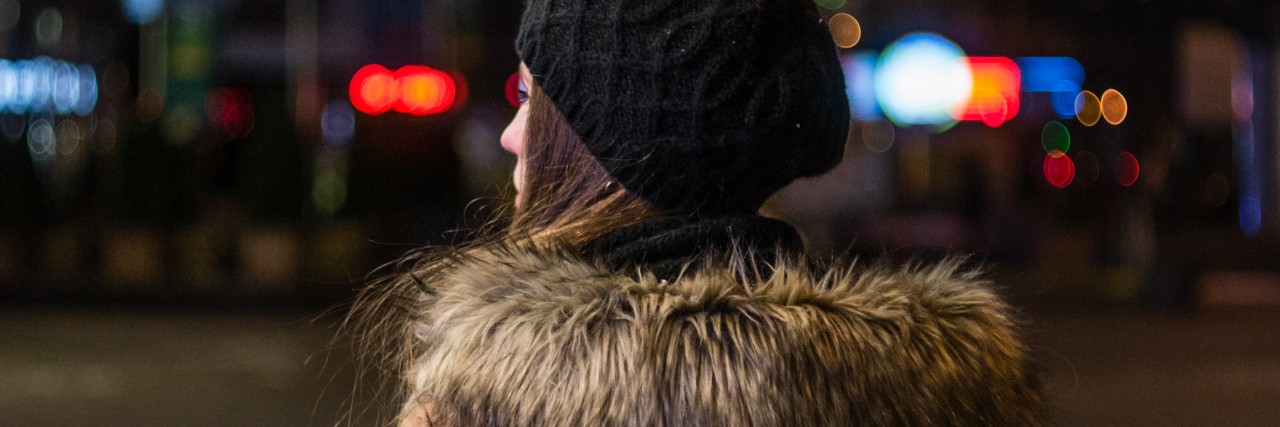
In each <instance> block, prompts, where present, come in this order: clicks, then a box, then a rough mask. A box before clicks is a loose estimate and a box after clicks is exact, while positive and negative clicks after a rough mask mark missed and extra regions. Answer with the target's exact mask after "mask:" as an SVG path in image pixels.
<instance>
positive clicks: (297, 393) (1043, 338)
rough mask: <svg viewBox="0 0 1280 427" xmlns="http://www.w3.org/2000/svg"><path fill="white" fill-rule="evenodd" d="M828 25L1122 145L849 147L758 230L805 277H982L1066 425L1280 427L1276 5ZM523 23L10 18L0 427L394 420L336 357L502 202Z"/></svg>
mask: <svg viewBox="0 0 1280 427" xmlns="http://www.w3.org/2000/svg"><path fill="white" fill-rule="evenodd" d="M796 1H802V0H796ZM818 3H819V4H820V5H822V6H824V7H823V8H821V9H820V10H822V13H823V15H824V16H825V17H832V16H833V15H835V14H837V13H847V14H850V15H852V16H853V17H855V18H856V19H857V22H858V23H860V28H861V39H860V40H859V41H857V43H856V45H854V46H853V47H851V48H847V49H841V52H842V54H845V55H858V54H870V55H877V54H879V53H880V52H881V51H883V50H884V49H885V47H886V46H889V45H890V44H891V43H892V42H894V41H895V40H898V39H899V38H901V37H903V36H904V35H906V34H908V33H912V32H916V31H930V32H933V33H936V34H939V35H942V36H944V37H946V38H947V39H949V40H951V41H953V42H954V43H955V44H956V45H958V46H960V47H961V48H963V49H964V51H965V53H966V54H967V55H969V56H999V57H1009V58H1020V57H1070V58H1074V59H1075V60H1077V61H1078V62H1079V63H1080V64H1082V65H1083V67H1084V70H1085V73H1086V78H1085V80H1084V83H1083V86H1082V89H1087V90H1090V91H1092V92H1095V93H1098V94H1102V93H1103V91H1104V90H1106V89H1111V88H1114V89H1116V90H1118V91H1120V92H1121V93H1123V95H1124V97H1125V99H1126V100H1127V106H1128V115H1127V117H1126V118H1125V119H1124V120H1123V121H1122V122H1120V123H1119V124H1116V125H1111V124H1107V123H1105V122H1103V123H1100V124H1098V125H1094V126H1086V125H1084V124H1082V122H1081V121H1079V120H1077V119H1075V118H1074V117H1066V118H1064V117H1061V116H1057V115H1055V113H1054V111H1053V110H1052V108H1051V105H1050V98H1049V94H1047V93H1030V92H1025V93H1022V94H1021V109H1020V111H1019V112H1018V114H1017V115H1016V116H1015V117H1013V118H1012V119H1010V120H1008V121H1007V122H1005V123H1003V124H1002V125H1000V126H998V127H994V128H993V127H988V126H986V125H984V124H983V123H981V122H968V121H966V122H960V123H958V124H954V127H950V128H948V129H946V130H945V131H938V130H936V129H930V128H928V127H923V126H906V125H893V124H890V122H888V121H886V119H884V118H883V117H860V118H859V119H858V120H856V121H855V123H854V124H853V128H852V131H851V138H850V140H849V143H848V144H849V145H848V147H847V149H846V154H845V158H844V163H842V165H841V166H840V167H838V168H837V169H836V170H835V171H833V172H832V173H830V174H828V175H827V176H823V177H819V178H815V179H810V180H803V181H801V182H798V183H797V184H795V185H793V186H792V187H789V188H787V189H785V190H783V191H782V192H781V193H779V194H778V195H777V196H775V197H774V198H773V199H772V200H771V201H770V202H769V203H768V204H767V205H766V207H765V209H764V212H765V213H766V214H769V215H775V216H779V217H782V218H785V219H788V220H791V221H792V222H794V223H796V224H797V225H798V226H799V227H800V228H801V229H802V231H803V232H804V233H805V235H806V238H807V240H808V243H809V245H810V247H811V249H813V250H814V251H815V252H818V253H843V252H852V253H856V254H863V255H867V256H880V255H884V256H891V257H901V258H919V257H924V258H930V257H936V256H940V255H943V254H949V253H972V254H975V258H976V259H977V260H980V261H981V262H983V263H984V264H986V265H988V268H989V270H990V274H991V277H992V278H993V279H994V280H995V281H996V282H997V283H998V284H999V285H1000V286H1001V288H1002V289H1003V290H1004V291H1005V293H1006V294H1008V295H1009V296H1010V298H1011V300H1012V301H1013V302H1014V303H1015V305H1017V306H1019V307H1020V308H1021V309H1022V311H1023V312H1024V314H1025V317H1026V318H1027V320H1028V326H1027V329H1026V333H1027V335H1028V337H1029V339H1030V340H1031V341H1032V342H1033V343H1034V344H1035V345H1036V346H1037V348H1038V349H1039V351H1040V353H1041V361H1042V363H1043V365H1044V367H1045V371H1046V379H1047V381H1048V386H1049V388H1050V391H1051V392H1052V393H1053V396H1054V399H1055V403H1056V405H1057V406H1058V410H1059V418H1060V421H1061V423H1062V424H1063V425H1188V426H1191V425H1197V426H1198V425H1260V426H1261V425H1276V424H1277V423H1280V335H1277V334H1276V333H1275V331H1274V329H1275V328H1276V327H1278V326H1280V150H1277V148H1280V4H1277V3H1276V2H1273V1H1264V0H1215V1H1183V0H1179V1H1157V0H1147V1H1139V0H1117V1H1104V0H1070V1H1057V2H1043V1H1032V0H1006V1H999V0H973V1H941V0H906V1H884V0H866V1H854V0H849V1H844V0H819V1H818ZM521 5H522V2H520V1H517V0H469V1H462V0H369V1H356V0H277V1H241V0H205V1H200V0H168V1H165V0H122V1H120V0H109V1H81V0H65V1H49V0H0V58H3V59H4V61H0V101H3V102H0V105H2V106H3V109H0V420H3V421H0V424H4V425H23V426H43V425H62V426H66V425H73V426H74V425H104V424H105V425H138V426H146V425H157V426H159V425H210V426H214V425H219V426H220V425H333V424H336V423H346V422H350V423H352V424H353V425H368V424H371V423H372V422H373V421H372V420H373V419H374V417H373V416H372V415H371V413H374V412H377V411H380V410H386V409H387V408H388V407H394V405H393V404H392V405H390V406H388V405H389V404H390V403H391V402H377V403H371V401H375V400H374V399H372V398H371V397H370V396H369V395H368V393H365V392H358V393H357V392H353V384H354V383H356V382H357V381H356V379H355V373H354V372H355V371H354V369H353V368H352V367H351V366H350V365H351V359H352V354H353V350H352V348H351V347H350V343H349V342H348V341H347V339H346V338H344V337H342V336H340V335H336V327H335V325H336V324H337V322H339V321H340V320H341V315H340V313H341V312H342V311H343V310H344V308H343V307H345V304H347V303H348V302H349V301H350V299H351V298H352V296H353V295H354V291H355V290H356V289H358V288H359V287H360V286H363V285H364V284H365V283H367V282H368V281H369V279H370V278H371V277H377V276H378V275H380V274H387V273H389V272H391V271H394V266H392V267H383V268H381V269H379V266H383V265H385V264H387V263H389V262H393V261H395V260H396V259H397V258H399V257H400V256H402V255H403V254H405V253H406V252H407V251H409V250H412V249H414V248H420V247H424V246H429V245H440V244H449V243H457V242H461V241H464V240H465V239H466V238H467V237H468V236H469V235H470V232H471V231H472V230H474V229H475V228H476V227H478V226H479V225H481V224H483V223H484V222H485V221H486V220H487V219H488V218H490V217H492V216H493V215H494V214H495V212H499V211H501V210H502V207H503V206H505V205H507V204H509V203H510V198H511V195H512V191H511V189H510V187H509V186H510V176H511V175H510V174H511V167H512V165H513V164H514V158H513V157H512V156H510V155H508V154H507V153H505V152H503V151H502V150H501V148H500V147H499V145H498V136H499V135H500V133H501V132H502V129H503V127H504V126H505V125H506V122H507V121H508V120H510V118H511V117H512V115H513V114H514V112H515V108H514V107H512V106H511V105H510V104H509V102H508V101H507V97H506V93H505V92H506V82H507V78H508V77H509V76H510V75H511V73H512V72H514V71H515V69H516V66H517V64H518V58H517V57H516V55H515V52H514V48H513V44H512V40H513V38H514V35H515V29H516V26H517V24H518V20H519V13H520V10H521V7H522V6H521ZM39 58H45V59H39ZM33 64H35V65H33ZM50 64H69V67H71V68H67V67H62V68H57V67H54V68H56V69H59V70H64V71H68V70H71V69H78V70H79V71H78V73H79V74H76V75H79V76H82V79H81V80H79V81H80V82H81V87H82V88H81V89H80V90H79V92H77V93H81V94H85V93H88V92H86V90H85V89H84V88H83V87H84V85H85V84H88V83H86V82H91V83H92V84H93V85H95V87H96V97H97V98H96V102H95V103H92V104H87V105H88V106H89V107H91V109H89V110H87V111H83V113H85V114H80V113H81V111H76V112H68V111H66V110H65V109H60V108H58V107H55V106H54V104H57V99H56V97H57V96H58V95H56V93H59V92H57V91H58V90H65V88H64V87H62V86H59V83H57V82H58V81H59V80H57V79H54V80H50V82H51V83H49V84H47V85H46V86H47V88H46V91H48V90H53V91H54V93H55V95H54V97H55V99H54V102H52V103H46V105H35V104H33V102H35V101H29V99H28V100H24V96H25V97H27V98H30V97H31V95H30V94H31V93H36V92H39V90H40V89H39V85H40V84H41V83H39V82H40V81H42V80H39V79H37V78H35V77H30V76H28V74H31V73H35V71H30V70H36V69H40V68H39V67H45V68H48V69H52V68H49V67H50ZM367 64H381V65H383V66H385V67H387V68H389V69H391V70H396V69H397V68H399V67H402V66H405V65H426V66H429V67H432V68H435V69H438V70H442V71H444V72H446V73H449V75H450V76H452V78H453V79H454V81H455V82H456V83H457V86H458V96H457V98H456V99H455V100H454V101H453V104H452V106H451V107H450V108H449V109H448V110H447V111H444V112H443V113H439V114H433V115H427V116H414V115H410V114H405V113H399V112H394V111H393V112H387V113H383V114H378V115H371V114H366V113H363V112H360V111H353V109H352V100H351V96H350V92H349V86H350V84H351V79H352V76H353V75H354V74H355V73H356V71H357V70H358V69H360V68H361V67H362V66H365V65H367ZM24 67H25V68H24ZM75 67H79V68H75ZM89 69H91V70H92V72H93V74H92V75H90V74H88V72H87V71H86V70H89ZM28 72H30V73H28ZM24 73H28V74H24ZM31 75H34V74H31ZM49 88H52V89H49ZM59 88H63V89H59ZM33 91H34V92H33ZM62 93H66V92H62ZM86 99H87V98H86ZM86 102H87V101H86ZM37 103H38V102H37ZM855 115H856V114H855ZM1051 121H1059V122H1060V123H1062V124H1063V125H1065V128H1066V129H1068V131H1069V132H1070V135H1071V138H1072V141H1071V143H1072V145H1071V150H1070V151H1068V154H1069V155H1070V156H1072V157H1073V158H1074V160H1075V163H1074V165H1075V167H1076V169H1075V170H1076V172H1075V176H1074V180H1073V181H1071V182H1070V183H1069V184H1068V185H1065V186H1064V187H1063V188H1057V187H1055V186H1053V185H1051V184H1050V183H1049V182H1048V181H1047V179H1046V177H1045V175H1044V172H1043V171H1042V168H1041V165H1042V163H1041V162H1042V159H1044V158H1045V150H1044V149H1043V148H1042V130H1043V129H1044V128H1045V126H1046V123H1049V122H1051ZM885 135H888V139H886V138H885ZM1122 152H1128V153H1131V154H1132V155H1133V156H1134V157H1135V158H1136V159H1137V160H1138V163H1139V164H1140V173H1139V175H1138V177H1137V180H1136V182H1133V183H1132V184H1131V185H1123V184H1122V183H1120V182H1118V180H1117V178H1116V176H1117V172H1119V171H1121V169H1123V168H1121V167H1118V166H1115V164H1116V163H1115V162H1114V161H1113V159H1115V158H1116V156H1117V155H1118V154H1119V153H1122ZM1121 181H1122V180H1121ZM371 272H372V273H371ZM357 351H358V350H357ZM366 409H367V410H366Z"/></svg>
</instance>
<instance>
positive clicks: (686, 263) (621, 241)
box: [581, 215, 804, 279]
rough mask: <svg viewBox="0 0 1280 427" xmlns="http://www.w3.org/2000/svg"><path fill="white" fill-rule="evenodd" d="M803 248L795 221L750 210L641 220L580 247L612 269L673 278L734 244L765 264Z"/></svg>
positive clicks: (721, 255)
mask: <svg viewBox="0 0 1280 427" xmlns="http://www.w3.org/2000/svg"><path fill="white" fill-rule="evenodd" d="M803 249H804V242H803V241H801V240H800V234H799V233H797V232H796V230H795V228H793V227H791V225H789V224H787V223H785V222H782V221H779V220H776V219H772V218H765V217H762V216H756V215H750V216H732V217H717V218H704V219H693V218H689V217H667V218H659V219H652V220H647V221H642V222H640V223H637V224H632V225H629V226H626V227H622V228H619V229H617V230H614V231H611V232H609V233H606V234H604V235H603V236H600V237H598V238H596V239H595V240H592V241H590V242H588V243H587V244H586V245H584V246H583V247H582V249H581V252H582V254H583V255H584V256H586V257H588V258H589V259H593V260H595V261H596V262H600V263H602V264H604V265H606V266H609V267H612V268H614V269H629V268H640V269H643V270H647V271H650V272H652V273H653V274H655V275H656V276H657V277H659V278H665V279H674V278H676V277H677V276H679V275H680V273H681V272H682V271H684V270H686V269H687V270H690V271H693V270H697V269H698V268H699V267H702V266H703V264H704V263H706V262H712V261H714V260H716V259H723V258H724V255H727V254H728V253H730V252H731V251H734V250H738V251H748V252H749V253H751V254H752V255H753V260H754V261H756V264H757V265H759V266H763V265H766V264H769V263H771V262H772V261H773V260H774V258H775V257H776V256H777V255H779V254H781V253H799V252H801V251H803Z"/></svg>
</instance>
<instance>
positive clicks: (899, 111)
mask: <svg viewBox="0 0 1280 427" xmlns="http://www.w3.org/2000/svg"><path fill="white" fill-rule="evenodd" d="M875 86H876V98H877V99H878V100H879V102H880V107H881V110H882V111H884V114H885V116H887V117H888V118H889V120H892V121H893V122H894V123H896V124H899V125H933V126H935V127H937V128H939V129H945V128H949V127H950V126H952V125H954V124H955V122H956V120H955V118H954V117H953V116H954V115H956V112H957V111H959V110H960V109H962V108H964V107H965V105H966V103H968V102H969V95H970V94H971V93H972V92H973V72H972V70H971V69H970V68H969V62H968V61H967V60H966V59H965V55H964V51H963V50H961V49H960V47H959V46H957V45H956V44H955V43H953V42H951V41H950V40H947V39H946V38H945V37H942V36H940V35H938V34H934V33H911V34H908V35H906V36H903V37H902V38H901V39H898V40H897V41H894V42H893V43H891V44H890V45H889V46H888V47H886V48H885V50H884V52H883V53H882V54H881V55H880V62H879V64H878V65H877V67H876V73H875Z"/></svg>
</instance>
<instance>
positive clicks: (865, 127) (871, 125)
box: [862, 120, 897, 153]
mask: <svg viewBox="0 0 1280 427" xmlns="http://www.w3.org/2000/svg"><path fill="white" fill-rule="evenodd" d="M896 137H897V131H896V130H894V128H893V124H892V123H889V122H888V121H885V120H873V121H869V122H865V123H863V124H862V144H863V145H865V146H866V147H867V150H871V152H873V153H883V152H886V151H889V149H890V148H893V142H894V139H895V138H896Z"/></svg>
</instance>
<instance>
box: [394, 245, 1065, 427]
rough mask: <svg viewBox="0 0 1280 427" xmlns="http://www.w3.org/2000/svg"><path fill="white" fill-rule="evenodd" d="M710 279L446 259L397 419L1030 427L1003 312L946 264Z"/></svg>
mask: <svg viewBox="0 0 1280 427" xmlns="http://www.w3.org/2000/svg"><path fill="white" fill-rule="evenodd" d="M738 259H739V260H741V259H745V258H744V257H739V258H738ZM706 265H716V264H715V263H706ZM719 265H721V268H719V269H716V268H704V269H702V270H700V271H689V272H686V274H684V275H683V276H681V277H680V278H679V279H677V280H675V281H673V282H667V281H661V280H657V279H655V278H654V277H652V276H651V275H646V274H643V273H640V272H622V273H620V272H616V271H608V270H606V269H604V268H603V267H599V266H597V265H594V264H592V263H590V262H588V261H585V260H583V259H581V257H579V256H577V255H575V254H572V253H569V252H567V251H563V250H555V249H547V248H537V247H529V246H524V247H516V246H507V247H502V248H499V249H488V250H482V251H476V252H473V253H471V254H470V255H467V256H464V257H462V258H459V259H455V260H453V261H452V262H450V265H449V267H447V268H445V269H444V270H442V271H441V273H440V274H439V275H436V276H435V277H434V279H432V280H429V281H428V282H427V283H424V284H423V285H424V289H423V293H422V300H421V303H422V305H421V308H420V309H419V313H418V314H419V317H418V319H417V320H416V321H415V322H414V324H413V327H414V333H415V335H416V341H417V342H416V343H415V347H416V350H417V351H416V352H415V353H416V356H415V358H414V361H413V366H412V368H411V372H410V380H411V382H412V383H413V384H414V387H415V394H416V398H415V400H414V402H412V403H411V405H419V404H421V405H426V406H427V407H429V408H431V409H430V411H431V412H432V413H433V416H432V418H433V420H434V421H436V422H439V423H440V424H443V425H464V426H499V425H501V426H828V425H831V426H836V425H838V426H846V425H930V426H932V425H1022V426H1027V425H1040V424H1044V422H1045V419H1044V416H1045V414H1046V404H1047V402H1046V398H1045V397H1044V395H1043V391H1042V389H1041V387H1040V384H1039V382H1038V380H1037V378H1036V375H1035V373H1034V369H1033V367H1032V364H1031V362H1030V360H1029V356H1028V350H1027V348H1026V347H1025V346H1024V345H1023V344H1022V342H1021V341H1020V340H1019V339H1018V338H1017V336H1016V328H1015V324H1014V321H1013V319H1012V318H1011V316H1010V313H1009V308H1008V307H1007V306H1006V304H1005V303H1003V302H1002V301H1001V300H1000V299H999V298H998V297H997V296H996V295H995V294H994V293H993V292H992V291H991V290H990V289H989V284H988V283H986V282H984V281H982V280H980V279H979V278H978V276H977V274H976V273H973V272H965V271H962V270H961V269H960V263H959V262H955V261H951V262H943V263H940V264H934V265H927V266H910V267H903V268H889V267H871V268H865V269H860V268H856V267H852V266H848V265H847V266H841V267H836V268H830V267H815V266H812V265H811V264H810V263H806V262H804V261H801V260H795V261H791V262H781V263H779V264H778V265H774V266H766V267H765V268H763V269H760V270H757V271H763V272H765V274H763V275H762V276H763V277H762V278H759V279H758V280H749V281H748V280H743V279H742V278H743V277H746V276H748V275H747V274H744V273H743V272H744V271H747V269H746V268H745V267H749V266H748V265H746V264H745V263H744V262H742V261H738V262H730V263H727V264H726V263H720V264H719ZM752 276H754V275H752Z"/></svg>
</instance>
